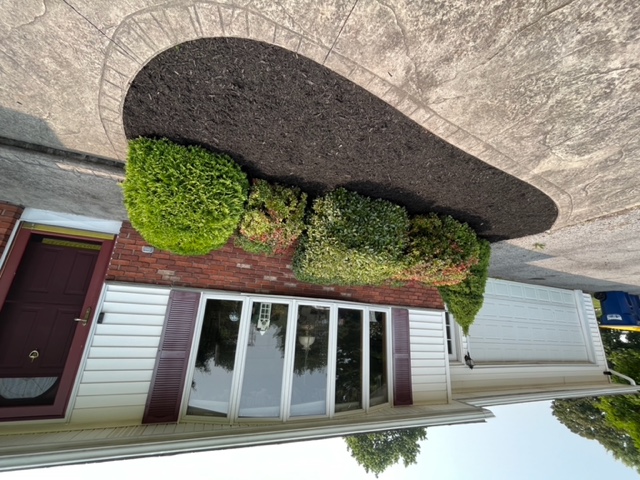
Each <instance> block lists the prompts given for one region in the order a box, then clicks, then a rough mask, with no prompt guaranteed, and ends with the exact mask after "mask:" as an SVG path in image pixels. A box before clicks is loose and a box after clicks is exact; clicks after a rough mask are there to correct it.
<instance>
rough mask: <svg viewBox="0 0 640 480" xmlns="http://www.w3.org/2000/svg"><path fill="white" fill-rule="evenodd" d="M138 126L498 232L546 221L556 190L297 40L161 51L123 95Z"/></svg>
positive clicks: (247, 162)
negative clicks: (450, 135)
mask: <svg viewBox="0 0 640 480" xmlns="http://www.w3.org/2000/svg"><path fill="white" fill-rule="evenodd" d="M124 126H125V131H126V134H127V137H128V138H136V137H139V136H144V137H156V138H158V137H166V138H168V139H170V140H173V141H175V142H178V143H182V144H199V145H202V146H205V147H207V148H209V149H211V150H214V151H218V152H224V153H227V154H229V155H230V156H231V157H233V158H234V159H235V160H236V161H237V162H238V163H239V164H240V165H242V166H243V168H244V169H245V171H246V172H247V173H248V174H249V176H250V177H254V178H255V177H257V178H265V179H267V180H270V181H277V182H280V183H283V184H286V185H296V186H299V187H301V188H302V189H304V190H305V191H307V192H308V193H309V194H310V195H311V196H315V195H319V194H321V193H324V192H327V191H329V190H331V189H334V188H336V187H338V186H342V187H346V188H348V189H350V190H354V191H357V192H359V193H361V194H364V195H368V196H371V197H376V198H384V199H387V200H391V201H393V202H395V203H398V204H400V205H403V206H405V207H406V208H407V210H408V211H409V212H410V213H412V214H417V213H427V212H431V211H434V212H439V213H446V214H450V215H452V216H453V217H455V218H456V219H458V220H461V221H464V222H467V223H469V224H470V225H471V226H472V227H473V228H474V229H475V230H476V231H477V232H478V233H479V234H480V235H481V236H483V237H484V238H487V239H488V240H490V241H497V240H503V239H508V238H517V237H521V236H524V235H529V234H534V233H539V232H541V231H544V230H547V229H549V228H550V227H551V225H552V224H553V222H554V220H555V219H556V216H557V209H556V206H555V204H554V203H553V201H552V200H551V199H550V198H549V197H547V196H546V195H545V194H543V193H542V192H541V191H539V190H537V189H536V188H534V187H533V186H531V185H529V184H527V183H525V182H522V181H520V180H518V179H516V178H515V177H513V176H511V175H508V174H506V173H504V172H502V171H501V170H498V169H495V168H493V167H491V166H489V165H487V164H486V163H484V162H482V161H480V160H478V159H477V158H475V157H473V156H471V155H468V154H466V153H465V152H463V151H461V150H460V149H458V148H456V147H454V146H452V145H450V144H449V143H447V142H445V141H444V140H442V139H440V138H439V137H436V136H435V135H433V134H431V133H429V132H427V131H425V130H424V129H423V128H422V127H421V126H419V125H417V124H416V123H414V122H413V121H412V120H410V119H409V118H407V117H405V116H404V115H403V114H401V113H399V112H398V111H396V110H395V109H394V108H392V107H391V106H389V105H388V104H386V103H385V102H383V101H382V100H380V99H378V98H377V97H375V96H374V95H372V94H370V93H369V92H367V91H366V90H364V89H363V88H361V87H359V86H357V85H355V84H353V83H352V82H350V81H349V80H346V79H345V78H343V77H341V76H339V75H337V74H335V73H333V72H332V71H330V70H328V69H327V68H325V67H323V66H321V65H320V64H318V63H316V62H314V61H312V60H309V59H307V58H305V57H302V56H298V55H296V54H295V53H293V52H290V51H287V50H284V49H281V48H279V47H275V46H272V45H267V44H264V43H261V42H255V41H251V40H244V39H232V38H228V39H220V38H216V39H202V40H196V41H193V42H188V43H184V44H182V45H179V46H177V47H174V48H172V49H170V50H167V51H166V52H164V53H162V54H160V55H158V56H157V57H156V58H154V59H153V60H152V61H151V62H150V63H149V64H148V65H147V66H146V67H145V68H143V69H142V71H140V73H139V74H138V75H137V77H136V78H135V80H134V82H133V84H132V85H131V87H130V90H129V92H128V94H127V97H126V99H125V105H124Z"/></svg>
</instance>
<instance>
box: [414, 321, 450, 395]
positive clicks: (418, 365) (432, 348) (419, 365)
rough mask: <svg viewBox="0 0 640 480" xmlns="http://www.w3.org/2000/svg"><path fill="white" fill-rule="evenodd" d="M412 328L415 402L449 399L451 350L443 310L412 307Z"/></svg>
mask: <svg viewBox="0 0 640 480" xmlns="http://www.w3.org/2000/svg"><path fill="white" fill-rule="evenodd" d="M409 328H410V331H411V384H412V389H413V403H414V404H416V405H419V404H426V403H446V402H447V401H448V399H449V397H448V390H449V387H448V362H449V354H448V352H447V339H446V329H445V318H444V312H442V311H435V310H431V311H429V310H409Z"/></svg>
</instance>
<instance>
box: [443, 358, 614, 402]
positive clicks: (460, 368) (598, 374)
mask: <svg viewBox="0 0 640 480" xmlns="http://www.w3.org/2000/svg"><path fill="white" fill-rule="evenodd" d="M583 384H589V385H592V386H593V385H596V384H601V385H602V386H606V385H608V384H609V380H608V377H606V376H605V375H603V374H602V368H600V367H599V366H597V365H588V364H581V365H579V364H565V365H550V364H540V365H482V364H476V367H475V368H474V369H473V370H471V369H470V368H468V367H467V366H466V365H464V364H463V365H451V389H452V391H453V398H454V399H456V400H459V399H464V398H473V397H474V396H476V395H478V396H483V395H484V394H486V393H489V392H496V391H497V392H519V391H526V392H535V391H536V390H537V389H539V388H547V387H550V386H556V387H558V389H562V388H566V387H569V386H575V385H583Z"/></svg>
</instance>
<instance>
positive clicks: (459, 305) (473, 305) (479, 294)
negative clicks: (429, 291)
mask: <svg viewBox="0 0 640 480" xmlns="http://www.w3.org/2000/svg"><path fill="white" fill-rule="evenodd" d="M490 260H491V245H489V242H487V241H486V240H482V239H481V240H479V253H478V263H476V264H475V265H473V266H472V267H471V271H470V273H469V275H468V276H467V278H466V279H465V280H463V281H462V282H461V283H459V284H458V285H452V286H449V287H439V288H438V290H439V291H440V295H442V300H444V303H446V304H447V308H448V309H449V312H451V314H452V315H453V317H454V318H455V320H456V322H457V323H458V325H460V326H461V327H462V331H463V332H464V334H465V335H469V328H470V327H471V324H473V321H474V320H475V318H476V315H477V314H478V312H479V311H480V308H482V304H483V303H484V290H485V287H486V286H487V279H488V278H489V262H490Z"/></svg>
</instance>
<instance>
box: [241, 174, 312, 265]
mask: <svg viewBox="0 0 640 480" xmlns="http://www.w3.org/2000/svg"><path fill="white" fill-rule="evenodd" d="M306 206H307V194H306V193H301V192H300V189H298V188H287V187H283V186H281V185H271V184H269V183H268V182H266V181H265V180H254V182H253V185H252V187H251V193H250V194H249V201H248V202H247V207H246V209H245V212H244V216H243V217H242V220H241V222H240V236H239V237H238V238H237V239H236V245H237V246H239V247H241V248H242V249H244V250H245V251H247V252H249V253H264V254H267V255H274V254H281V253H284V252H285V251H286V250H287V249H288V248H289V247H290V246H291V245H293V243H294V242H295V241H296V240H297V239H298V237H300V235H301V234H302V232H303V231H304V228H305V225H304V213H305V208H306Z"/></svg>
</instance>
